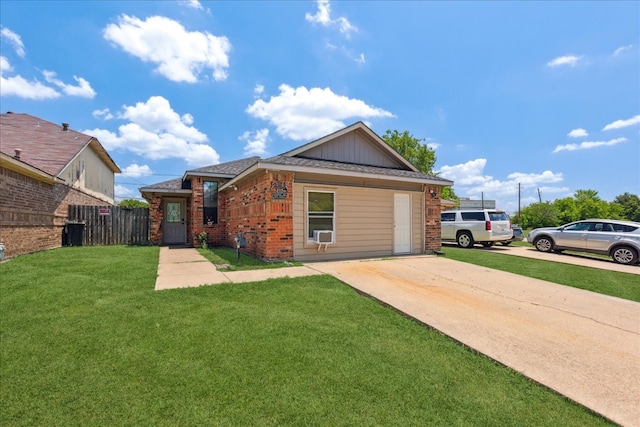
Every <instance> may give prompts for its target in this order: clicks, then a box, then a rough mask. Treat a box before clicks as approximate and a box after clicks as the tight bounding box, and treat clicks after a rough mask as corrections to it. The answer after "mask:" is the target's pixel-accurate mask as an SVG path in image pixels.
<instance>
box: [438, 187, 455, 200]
mask: <svg viewBox="0 0 640 427" xmlns="http://www.w3.org/2000/svg"><path fill="white" fill-rule="evenodd" d="M440 197H441V198H443V199H446V200H452V201H454V202H457V201H458V199H459V197H458V195H457V194H456V192H455V191H453V187H442V193H441V194H440Z"/></svg>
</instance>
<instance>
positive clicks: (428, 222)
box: [424, 187, 442, 254]
mask: <svg viewBox="0 0 640 427" xmlns="http://www.w3.org/2000/svg"><path fill="white" fill-rule="evenodd" d="M432 188H433V190H434V191H435V196H432V195H431V194H430V193H429V189H428V188H425V191H424V201H425V203H424V216H425V218H424V223H425V231H424V233H425V235H424V251H425V253H427V254H430V253H433V251H439V250H440V249H442V242H441V240H440V235H441V228H440V211H441V206H440V202H441V198H440V194H441V192H442V187H432Z"/></svg>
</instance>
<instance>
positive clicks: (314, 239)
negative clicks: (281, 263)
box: [140, 122, 453, 261]
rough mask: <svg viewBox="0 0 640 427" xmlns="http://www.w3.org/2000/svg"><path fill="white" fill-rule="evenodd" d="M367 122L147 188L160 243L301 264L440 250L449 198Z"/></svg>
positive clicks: (154, 232) (154, 234) (441, 181)
mask: <svg viewBox="0 0 640 427" xmlns="http://www.w3.org/2000/svg"><path fill="white" fill-rule="evenodd" d="M452 184H453V182H452V181H448V180H446V179H442V178H438V177H436V176H432V175H427V174H424V173H421V172H419V171H418V170H417V169H416V168H415V167H414V166H413V165H412V164H411V163H409V162H408V161H407V160H406V159H404V158H403V157H402V156H400V155H399V154H398V153H397V152H396V151H395V150H393V149H392V148H391V147H390V146H389V145H388V144H387V143H385V142H384V140H382V139H381V138H380V137H379V136H378V135H376V134H375V133H374V132H373V131H372V130H371V129H369V128H368V127H367V126H366V125H364V124H363V123H362V122H358V123H356V124H354V125H352V126H349V127H346V128H344V129H342V130H340V131H337V132H335V133H333V134H330V135H327V136H325V137H323V138H320V139H318V140H316V141H313V142H311V143H309V144H306V145H303V146H301V147H298V148H296V149H294V150H291V151H289V152H287V153H284V154H282V155H279V156H275V157H271V158H268V159H261V158H259V157H251V158H248V159H243V160H238V161H233V162H228V163H222V164H218V165H213V166H207V167H202V168H199V169H193V170H188V171H186V172H185V174H184V176H183V177H182V178H179V179H174V180H170V181H165V182H161V183H158V184H154V185H149V186H146V187H142V188H140V192H141V193H142V195H143V197H144V198H145V199H146V200H147V201H148V202H149V204H150V209H151V217H152V220H151V221H152V223H151V236H150V239H151V241H152V242H153V243H155V244H161V245H174V244H175V245H194V246H197V245H198V244H199V242H198V240H197V238H196V235H197V234H199V233H202V232H206V233H208V236H209V243H210V244H212V245H219V246H230V247H235V245H236V242H235V238H236V236H238V235H239V234H242V235H243V237H244V238H245V239H246V248H245V251H246V252H248V253H250V254H252V255H254V256H257V257H259V258H262V259H267V260H273V259H296V260H300V261H309V260H320V259H340V258H343V259H344V258H359V257H376V256H388V255H395V254H421V253H429V252H432V251H433V250H437V249H440V191H441V189H442V187H443V186H449V185H452Z"/></svg>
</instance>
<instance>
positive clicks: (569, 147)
mask: <svg viewBox="0 0 640 427" xmlns="http://www.w3.org/2000/svg"><path fill="white" fill-rule="evenodd" d="M625 141H627V138H615V139H611V140H609V141H585V142H581V143H580V144H564V145H558V146H556V148H555V149H554V150H553V152H554V153H558V152H560V151H577V150H589V149H591V148H596V147H608V146H612V145H616V144H620V143H621V142H625Z"/></svg>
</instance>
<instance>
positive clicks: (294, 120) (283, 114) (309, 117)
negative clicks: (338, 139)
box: [245, 84, 394, 141]
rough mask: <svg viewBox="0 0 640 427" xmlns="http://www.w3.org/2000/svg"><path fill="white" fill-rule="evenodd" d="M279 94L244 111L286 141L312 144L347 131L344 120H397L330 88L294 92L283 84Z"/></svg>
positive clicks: (301, 89)
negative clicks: (273, 129) (302, 141)
mask: <svg viewBox="0 0 640 427" xmlns="http://www.w3.org/2000/svg"><path fill="white" fill-rule="evenodd" d="M279 89H280V94H279V95H277V96H272V97H271V98H270V99H269V101H265V100H263V99H258V100H256V101H255V102H254V103H253V104H251V105H249V106H248V107H247V109H246V110H245V111H246V112H247V113H248V114H249V115H251V116H253V117H256V118H259V119H262V120H266V121H268V122H269V123H271V124H272V125H274V126H275V127H276V131H277V132H278V133H279V134H280V135H282V136H283V137H285V138H290V139H293V140H296V141H299V140H310V139H315V138H319V137H321V136H323V135H327V134H329V133H331V132H335V131H336V130H338V129H341V128H343V127H345V126H346V125H345V123H344V120H345V119H349V118H351V119H363V118H373V117H394V116H393V114H391V113H390V112H388V111H385V110H383V109H381V108H375V107H371V106H369V105H367V104H366V103H365V102H364V101H361V100H359V99H352V98H347V97H346V96H340V95H336V94H335V93H333V92H332V91H331V89H329V88H325V89H321V88H311V89H307V88H306V87H304V86H300V87H298V88H295V89H294V88H292V87H291V86H289V85H286V84H282V85H280V87H279Z"/></svg>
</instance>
